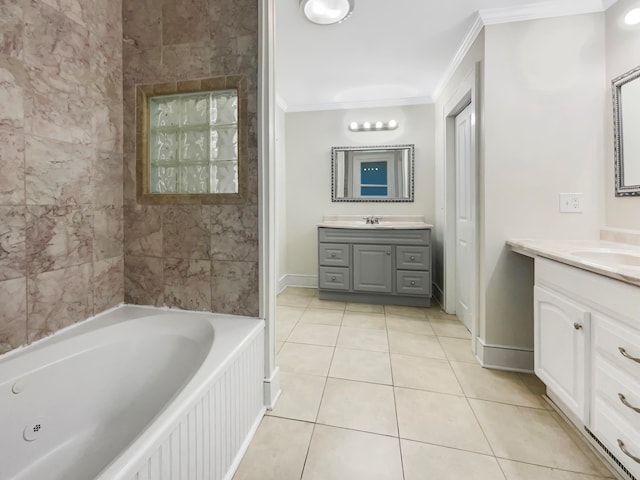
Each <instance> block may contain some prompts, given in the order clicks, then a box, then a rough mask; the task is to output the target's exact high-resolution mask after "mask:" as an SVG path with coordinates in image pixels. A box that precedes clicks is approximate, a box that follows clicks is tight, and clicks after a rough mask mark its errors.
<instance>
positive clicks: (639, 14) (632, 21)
mask: <svg viewBox="0 0 640 480" xmlns="http://www.w3.org/2000/svg"><path fill="white" fill-rule="evenodd" d="M624 22H625V23H626V24H627V25H638V24H639V23H640V8H634V9H633V10H630V11H629V13H627V14H626V15H625V17H624Z"/></svg>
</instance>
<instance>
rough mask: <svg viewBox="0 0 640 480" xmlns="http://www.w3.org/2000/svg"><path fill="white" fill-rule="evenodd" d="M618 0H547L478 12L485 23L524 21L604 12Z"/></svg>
mask: <svg viewBox="0 0 640 480" xmlns="http://www.w3.org/2000/svg"><path fill="white" fill-rule="evenodd" d="M615 1H616V0H613V2H612V0H563V1H557V0H556V1H545V2H538V3H532V4H530V5H522V6H518V7H505V8H489V9H485V10H480V11H479V12H478V13H479V15H480V18H481V19H482V23H483V24H484V25H496V24H500V23H512V22H522V21H526V20H537V19H540V18H551V17H564V16H567V15H581V14H583V13H595V12H603V11H605V10H606V9H607V8H608V7H610V6H611V5H613V3H615Z"/></svg>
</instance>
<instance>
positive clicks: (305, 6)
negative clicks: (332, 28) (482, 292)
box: [300, 0, 355, 25]
mask: <svg viewBox="0 0 640 480" xmlns="http://www.w3.org/2000/svg"><path fill="white" fill-rule="evenodd" d="M354 1H355V0H300V10H302V13H303V14H304V16H305V17H306V19H307V20H309V21H310V22H313V23H316V24H318V25H331V24H333V23H340V22H344V21H345V20H346V19H347V18H349V16H350V15H351V13H353V3H354Z"/></svg>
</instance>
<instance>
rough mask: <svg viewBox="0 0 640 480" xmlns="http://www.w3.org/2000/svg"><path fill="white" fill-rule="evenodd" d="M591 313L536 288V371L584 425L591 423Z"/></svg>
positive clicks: (543, 289)
mask: <svg viewBox="0 0 640 480" xmlns="http://www.w3.org/2000/svg"><path fill="white" fill-rule="evenodd" d="M589 335H590V314H589V311H588V310H587V309H586V307H583V306H581V305H579V304H577V303H574V302H572V301H571V300H569V299H567V298H566V297H564V296H562V295H561V294H559V293H556V292H552V291H550V290H547V289H545V288H541V287H535V289H534V341H535V349H534V350H535V354H534V357H535V372H536V375H538V377H540V379H541V380H542V381H543V382H544V383H545V384H546V385H547V387H548V388H549V389H550V390H551V391H552V392H553V393H554V394H555V395H556V396H557V397H558V398H559V399H560V400H561V401H562V402H563V403H564V404H565V405H566V407H567V408H569V409H570V410H571V411H572V412H573V413H574V415H575V416H576V417H577V418H578V419H579V420H580V421H581V422H583V423H585V424H586V423H588V418H589V417H588V403H587V388H588V385H587V372H588V371H589V362H588V360H589V359H588V352H589V348H588V345H589Z"/></svg>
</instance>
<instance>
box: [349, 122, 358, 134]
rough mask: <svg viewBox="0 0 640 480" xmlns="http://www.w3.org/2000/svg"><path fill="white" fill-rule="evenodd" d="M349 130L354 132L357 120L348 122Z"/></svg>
mask: <svg viewBox="0 0 640 480" xmlns="http://www.w3.org/2000/svg"><path fill="white" fill-rule="evenodd" d="M349 130H351V131H353V132H355V131H356V130H358V122H351V123H350V124H349Z"/></svg>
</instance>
